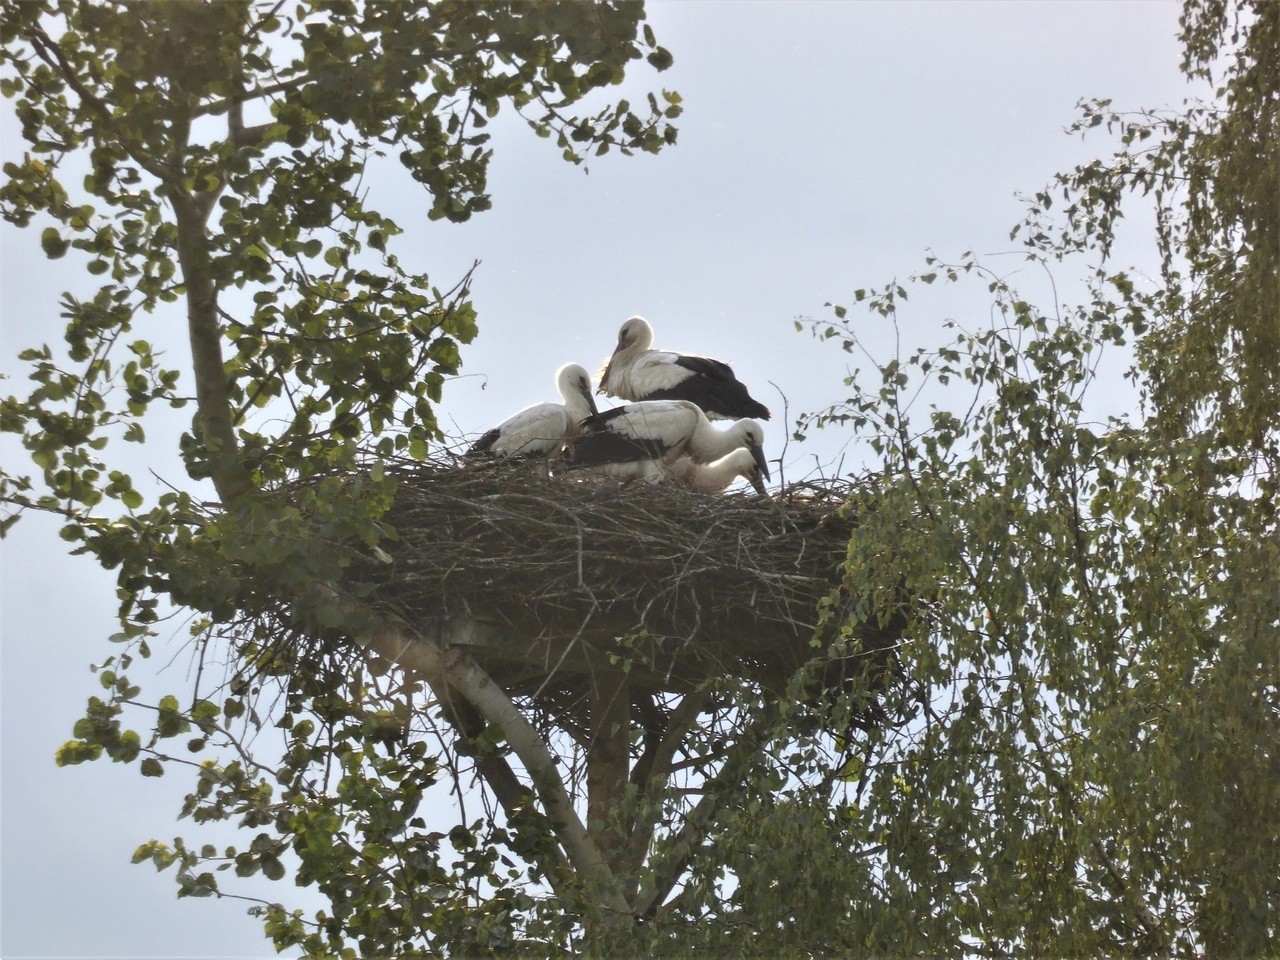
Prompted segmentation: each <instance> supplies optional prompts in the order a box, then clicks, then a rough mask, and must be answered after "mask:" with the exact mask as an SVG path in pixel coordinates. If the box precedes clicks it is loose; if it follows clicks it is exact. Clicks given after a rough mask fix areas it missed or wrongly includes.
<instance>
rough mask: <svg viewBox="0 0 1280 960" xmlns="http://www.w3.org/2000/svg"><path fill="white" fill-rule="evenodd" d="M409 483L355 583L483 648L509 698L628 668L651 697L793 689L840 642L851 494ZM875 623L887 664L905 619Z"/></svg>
mask: <svg viewBox="0 0 1280 960" xmlns="http://www.w3.org/2000/svg"><path fill="white" fill-rule="evenodd" d="M397 479H398V480H399V485H398V489H397V494H396V498H395V503H394V506H393V507H392V509H391V511H390V513H389V514H388V516H387V517H386V519H387V520H388V521H389V522H390V523H391V525H392V526H394V527H395V529H396V530H397V531H398V533H399V540H398V542H393V543H384V544H383V548H384V549H385V550H386V552H387V553H388V554H389V555H390V557H391V561H390V563H387V562H385V561H374V560H372V559H370V560H368V562H364V563H361V564H359V565H358V566H357V567H356V568H355V569H354V570H353V571H352V576H351V581H350V582H351V585H352V586H354V587H356V588H357V589H359V590H360V592H361V593H365V594H367V595H369V596H370V598H371V599H373V600H375V601H376V602H378V603H380V604H382V605H386V606H389V607H390V608H391V609H393V610H394V611H396V613H397V614H398V615H399V616H401V617H403V618H404V619H405V620H406V621H407V622H408V623H410V624H412V625H413V626H414V627H415V628H416V629H418V630H419V631H421V632H423V633H427V634H431V635H435V636H438V637H440V638H441V639H445V640H448V641H449V642H454V643H457V642H466V643H469V644H472V645H474V653H475V656H476V658H477V659H478V660H479V661H480V662H481V663H482V665H484V666H485V667H486V669H487V670H488V671H489V672H490V673H491V675H492V676H493V677H494V679H495V680H497V681H498V682H499V683H501V684H502V685H503V686H504V687H506V688H507V689H508V691H509V692H512V693H520V692H524V693H532V692H535V691H540V690H543V689H545V688H546V687H547V685H548V684H549V683H552V684H555V683H558V682H560V680H563V679H566V678H572V677H574V676H575V675H576V676H584V675H594V674H598V673H599V672H600V671H603V670H616V669H622V668H625V669H626V670H628V671H629V678H630V682H631V684H632V686H633V687H638V688H640V689H648V690H650V691H652V692H655V693H656V692H659V691H669V692H684V691H688V690H691V689H693V688H694V687H696V686H698V685H699V684H701V683H702V682H704V681H705V680H706V679H707V678H708V677H711V676H715V675H721V676H723V675H730V676H736V677H745V678H748V679H751V680H755V681H758V682H760V683H762V684H764V685H765V686H767V687H770V688H772V689H774V690H775V691H777V692H781V691H782V690H783V689H784V688H785V685H786V682H787V680H788V678H790V677H791V676H792V675H793V674H794V673H795V671H796V669H797V668H799V667H800V666H801V665H802V664H804V663H806V662H808V661H810V660H812V659H813V658H814V657H815V656H821V655H822V648H823V647H824V646H825V645H826V644H827V643H829V641H830V639H832V638H833V637H834V631H832V632H831V634H830V635H829V636H828V637H827V638H826V639H825V640H820V641H817V642H815V627H816V625H817V622H818V610H819V604H820V603H821V602H822V601H823V599H824V598H827V597H830V596H832V595H833V591H838V589H839V587H840V584H841V579H842V577H841V565H842V562H843V560H844V558H845V552H846V546H847V543H848V540H849V536H850V533H851V531H852V530H853V528H854V525H855V524H856V522H857V521H856V518H855V517H852V516H849V515H848V511H847V510H846V509H843V504H844V502H845V500H846V497H847V495H848V493H849V490H850V489H851V487H852V483H851V482H850V481H821V482H813V481H808V482H804V483H799V484H793V485H791V486H789V487H787V488H785V489H784V490H782V491H778V492H776V493H775V494H774V495H773V496H772V497H768V498H766V497H760V496H757V495H755V494H749V493H744V494H738V493H731V494H728V495H708V494H700V493H694V492H691V491H688V490H684V489H682V488H679V487H676V486H674V485H661V486H653V485H649V484H644V483H629V484H628V483H620V482H618V481H616V480H613V479H608V478H594V477H584V476H577V475H570V476H569V477H567V478H566V477H563V476H555V477H552V476H548V475H547V471H546V468H545V466H544V465H538V464H509V463H484V464H480V465H466V466H461V467H459V466H455V465H442V464H423V465H414V466H405V467H400V468H397ZM835 596H837V597H838V596H839V594H838V593H836V594H835ZM880 620H881V622H879V623H867V624H861V625H858V626H857V629H856V631H855V632H856V635H857V636H858V637H859V638H860V644H861V650H860V653H862V654H866V653H878V654H879V655H880V659H881V660H884V659H885V656H887V654H885V651H887V650H888V649H890V648H891V647H892V646H894V645H895V644H896V641H897V638H898V635H899V634H900V633H901V630H902V628H903V623H904V621H903V617H902V614H901V613H900V612H897V611H887V612H886V615H885V616H883V617H881V618H880ZM554 678H559V680H557V679H554ZM828 682H829V681H828Z"/></svg>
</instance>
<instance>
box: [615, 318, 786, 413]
mask: <svg viewBox="0 0 1280 960" xmlns="http://www.w3.org/2000/svg"><path fill="white" fill-rule="evenodd" d="M652 346H653V328H652V327H650V326H649V323H648V321H646V320H645V319H644V317H632V318H631V319H630V320H628V321H627V322H626V323H624V324H623V325H622V329H620V330H619V331H618V345H617V347H615V348H614V351H613V356H611V357H610V358H609V360H608V362H607V363H606V364H605V367H604V372H603V373H602V374H601V375H600V389H599V391H598V392H599V393H603V394H605V395H606V396H610V397H620V398H622V399H623V400H636V401H640V400H689V401H691V402H693V403H696V404H697V405H698V406H700V407H701V408H702V409H703V410H704V411H705V412H706V414H707V416H708V417H712V418H714V419H728V420H739V419H742V418H743V417H755V418H758V419H760V420H768V419H769V408H768V407H766V406H765V405H764V404H763V403H760V402H759V401H757V400H754V399H752V397H751V394H749V393H747V388H746V387H745V386H743V385H742V383H741V381H739V380H738V378H737V377H735V376H734V375H733V370H731V369H730V368H729V365H728V364H727V363H725V362H724V361H723V360H712V359H711V358H710V357H694V356H689V355H687V354H683V353H673V352H671V351H669V350H653V349H651V348H652Z"/></svg>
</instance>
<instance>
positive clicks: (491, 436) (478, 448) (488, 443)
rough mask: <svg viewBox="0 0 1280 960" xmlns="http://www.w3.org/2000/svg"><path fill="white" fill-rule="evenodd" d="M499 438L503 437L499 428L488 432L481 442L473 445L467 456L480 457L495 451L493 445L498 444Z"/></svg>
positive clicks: (478, 441)
mask: <svg viewBox="0 0 1280 960" xmlns="http://www.w3.org/2000/svg"><path fill="white" fill-rule="evenodd" d="M499 436H501V433H500V432H499V430H498V428H497V427H494V428H493V429H492V430H488V431H486V432H485V433H484V434H482V435H481V437H480V439H479V440H477V441H476V442H475V443H473V444H472V445H471V449H470V450H468V451H467V454H466V455H467V456H468V457H478V456H481V455H483V454H486V453H488V452H489V451H490V450H492V449H493V445H494V444H495V443H497V442H498V437H499Z"/></svg>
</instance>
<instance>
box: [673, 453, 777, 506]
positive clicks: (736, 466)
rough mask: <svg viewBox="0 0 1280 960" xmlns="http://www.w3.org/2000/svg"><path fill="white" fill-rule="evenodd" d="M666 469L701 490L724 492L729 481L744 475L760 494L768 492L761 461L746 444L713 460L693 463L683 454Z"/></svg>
mask: <svg viewBox="0 0 1280 960" xmlns="http://www.w3.org/2000/svg"><path fill="white" fill-rule="evenodd" d="M666 473H667V476H668V477H670V478H671V479H672V480H674V481H675V482H676V483H679V484H682V485H683V486H686V487H688V488H689V489H690V490H696V491H698V492H699V493H723V492H724V491H725V489H726V488H727V487H728V486H729V484H731V483H733V481H735V480H737V479H738V478H739V477H741V478H742V479H743V480H746V481H747V482H748V483H750V484H751V486H753V487H754V488H755V491H756V493H758V494H760V496H762V497H765V496H768V495H769V494H768V491H767V490H765V487H764V480H763V479H762V471H761V469H760V464H759V463H757V462H756V458H755V454H753V453H752V452H751V451H750V450H749V449H747V448H746V447H739V448H738V449H737V450H734V451H733V452H732V453H730V454H728V455H726V456H723V457H721V458H720V459H719V460H716V461H715V462H714V463H694V461H693V460H692V459H690V458H689V457H681V458H680V459H679V460H677V461H675V462H674V463H672V464H670V465H669V466H668V467H667V468H666Z"/></svg>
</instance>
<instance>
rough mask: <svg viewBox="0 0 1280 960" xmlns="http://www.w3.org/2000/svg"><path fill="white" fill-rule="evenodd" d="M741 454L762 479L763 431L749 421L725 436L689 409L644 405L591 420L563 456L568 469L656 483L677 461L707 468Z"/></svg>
mask: <svg viewBox="0 0 1280 960" xmlns="http://www.w3.org/2000/svg"><path fill="white" fill-rule="evenodd" d="M742 448H745V449H746V450H747V452H748V453H749V455H750V457H751V460H752V462H753V463H754V464H755V465H756V466H757V467H758V468H759V470H760V472H761V473H762V474H764V476H765V477H768V476H769V467H768V464H767V463H766V462H765V459H764V427H762V426H761V425H760V424H759V423H758V422H756V421H755V420H738V421H736V422H734V423H733V424H731V425H730V426H729V427H728V429H726V430H717V429H716V428H715V427H713V426H712V425H711V423H710V421H709V420H708V419H707V416H706V414H705V413H703V412H702V409H701V408H700V407H699V406H698V405H697V404H695V403H691V402H689V401H687V400H648V401H642V402H639V403H628V404H624V405H623V406H621V407H614V408H613V409H612V410H606V411H604V412H603V413H601V414H599V415H597V416H595V417H592V418H591V419H590V420H588V421H587V423H586V424H585V425H584V429H583V432H582V434H581V436H578V437H575V438H572V439H571V440H570V442H569V443H568V445H567V446H566V448H565V455H566V457H567V459H568V462H569V464H570V466H573V467H582V468H586V469H589V470H592V471H593V472H596V473H603V474H606V475H609V476H615V477H630V478H634V479H646V480H661V479H663V478H664V477H665V476H666V474H667V472H668V468H670V467H671V465H672V464H674V463H676V462H677V461H679V460H681V459H683V458H687V459H689V460H691V461H692V462H693V463H694V464H708V463H711V462H712V461H715V460H719V459H720V458H722V457H725V456H727V455H729V454H731V453H733V451H735V450H738V449H742ZM678 469H682V470H683V468H678ZM726 485H727V482H726ZM721 489H723V487H721Z"/></svg>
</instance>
